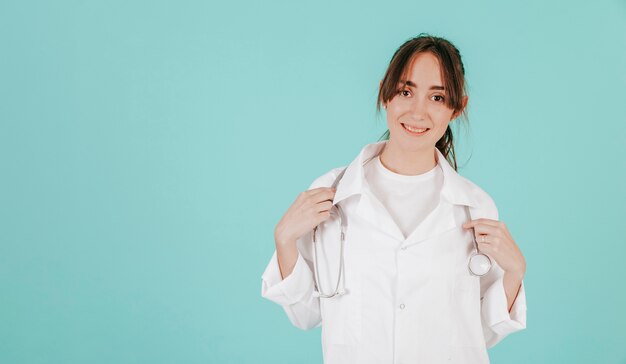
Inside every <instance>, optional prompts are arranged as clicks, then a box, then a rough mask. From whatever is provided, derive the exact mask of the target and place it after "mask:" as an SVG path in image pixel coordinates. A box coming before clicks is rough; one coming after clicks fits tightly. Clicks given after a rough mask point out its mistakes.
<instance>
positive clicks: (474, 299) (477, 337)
mask: <svg viewBox="0 0 626 364" xmlns="http://www.w3.org/2000/svg"><path fill="white" fill-rule="evenodd" d="M386 142H387V141H381V142H377V143H372V144H368V145H366V146H365V147H364V148H363V149H362V150H361V152H360V154H359V155H358V157H357V158H356V159H355V160H354V161H353V162H352V163H350V165H349V166H348V168H347V170H346V172H345V175H344V176H343V178H342V179H341V182H340V183H339V185H338V186H337V192H336V194H335V198H334V201H333V202H334V203H335V204H337V203H338V204H339V205H340V206H341V208H342V209H343V211H344V214H345V216H346V219H347V220H348V221H347V230H346V240H345V245H344V264H345V266H344V268H345V277H344V279H345V280H344V282H345V287H346V290H347V294H345V295H343V296H338V297H334V298H320V297H319V293H318V288H317V287H316V284H315V280H314V276H313V275H314V273H315V271H314V264H313V245H312V232H309V233H307V234H305V235H304V236H302V237H301V238H300V239H298V240H297V243H296V244H297V248H298V251H299V255H298V260H297V262H296V265H295V267H294V270H293V272H292V273H291V274H290V275H289V276H287V278H285V279H284V280H281V276H280V269H279V266H278V262H277V260H276V252H275V251H274V254H273V256H272V258H271V260H270V262H269V264H268V265H267V267H266V269H265V271H264V272H263V274H262V291H261V295H262V296H263V297H265V298H267V299H269V300H271V301H273V302H275V303H277V304H279V305H281V306H282V307H283V309H284V311H285V313H286V314H287V317H288V318H289V320H290V321H291V323H292V324H293V325H295V326H296V327H298V328H300V329H303V330H309V329H311V328H314V327H318V326H320V325H321V326H322V330H321V331H322V349H323V357H324V363H326V364H348V363H358V364H368V363H372V364H373V363H377V364H378V363H395V364H409V363H411V364H415V363H427V364H435V363H472V364H481V363H489V357H488V355H487V348H490V347H492V346H494V345H495V344H496V343H498V342H499V341H500V340H502V339H503V338H504V337H505V336H507V335H509V334H511V333H513V332H515V331H519V330H522V329H524V328H525V327H526V296H525V291H524V284H523V282H522V286H521V289H520V291H519V293H518V296H517V298H516V300H515V302H514V305H513V307H512V310H511V312H510V313H509V312H508V310H507V299H506V295H505V292H504V286H503V281H502V276H503V271H502V269H501V268H500V267H499V266H498V265H497V264H496V263H495V261H494V260H493V259H492V261H493V263H494V266H493V267H492V270H491V271H490V272H489V273H488V274H487V275H485V276H483V277H481V278H479V277H475V276H472V275H470V273H469V271H468V267H467V263H468V259H469V256H470V254H471V253H472V252H473V247H474V245H473V241H472V230H471V229H470V230H465V229H463V228H462V226H461V225H462V224H463V223H464V222H465V221H468V220H470V219H478V218H489V219H494V220H497V219H498V210H497V208H496V206H495V204H494V202H493V200H492V198H491V197H490V196H489V195H488V194H487V193H486V192H485V191H483V190H482V189H481V188H480V187H478V186H477V185H476V184H474V183H473V182H471V181H469V180H468V179H466V178H464V177H462V176H461V175H459V174H458V173H457V172H456V171H455V170H454V169H453V168H452V167H451V166H450V164H449V163H448V162H447V161H446V159H445V157H444V156H443V155H442V154H441V152H439V150H437V151H436V153H437V163H438V164H439V165H440V166H441V168H442V169H443V175H444V181H443V186H442V189H441V199H440V203H439V205H438V206H437V207H436V208H435V209H434V210H433V211H432V212H431V213H430V215H428V216H427V217H426V218H425V219H424V220H423V221H422V222H421V224H420V225H419V226H418V227H417V228H416V230H415V231H414V232H413V233H411V234H410V235H409V236H408V237H407V238H406V239H404V237H403V234H402V233H401V231H400V229H399V228H398V226H397V225H396V224H395V222H394V221H393V220H392V218H391V216H390V215H389V213H388V212H387V210H386V209H385V208H384V207H383V205H382V204H381V203H380V202H379V201H378V200H377V199H376V197H375V196H374V195H373V194H372V193H371V192H370V191H369V189H368V186H367V181H365V179H364V171H363V165H362V164H363V162H364V161H365V160H367V159H368V158H369V157H371V156H373V155H375V154H378V153H379V152H380V151H381V150H382V148H383V147H384V144H385V143H386ZM341 170H342V168H335V169H332V170H331V171H329V172H328V173H326V174H324V175H322V176H321V177H319V178H317V179H316V180H315V181H314V182H313V183H312V184H311V186H310V187H309V189H311V188H316V187H322V186H324V187H329V186H331V185H332V183H333V182H334V180H335V178H336V177H337V175H338V174H339V172H340V171H341ZM466 206H468V207H469V213H470V214H471V216H470V215H468V209H467V208H466ZM320 237H321V243H319V244H320V245H318V248H317V249H318V265H319V269H320V272H319V274H320V284H321V286H322V290H323V292H324V293H331V292H333V291H334V289H335V287H336V284H337V274H338V270H339V252H340V245H339V225H338V218H337V216H336V215H335V214H333V215H331V217H330V218H329V219H328V220H327V221H326V222H325V223H323V224H322V225H321V227H320V228H318V238H320Z"/></svg>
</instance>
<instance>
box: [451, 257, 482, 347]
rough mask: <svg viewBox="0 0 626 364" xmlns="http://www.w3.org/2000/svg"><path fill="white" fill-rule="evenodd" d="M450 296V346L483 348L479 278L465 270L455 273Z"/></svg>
mask: <svg viewBox="0 0 626 364" xmlns="http://www.w3.org/2000/svg"><path fill="white" fill-rule="evenodd" d="M465 264H466V265H467V262H465ZM452 294H453V297H452V302H453V313H452V316H453V329H452V335H451V337H450V339H451V340H450V344H451V345H452V346H454V347H468V348H469V347H471V348H484V347H485V340H484V335H483V331H482V323H481V304H480V278H479V277H476V276H473V275H471V274H470V273H469V270H467V269H466V270H463V271H457V273H456V277H455V285H454V289H453V293H452Z"/></svg>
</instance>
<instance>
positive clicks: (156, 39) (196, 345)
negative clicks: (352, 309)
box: [0, 0, 626, 363]
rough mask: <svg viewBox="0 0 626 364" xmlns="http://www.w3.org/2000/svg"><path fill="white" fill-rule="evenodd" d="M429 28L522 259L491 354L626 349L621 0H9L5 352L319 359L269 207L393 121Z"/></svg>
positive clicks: (2, 293)
mask: <svg viewBox="0 0 626 364" xmlns="http://www.w3.org/2000/svg"><path fill="white" fill-rule="evenodd" d="M420 32H428V33H431V34H433V35H439V36H443V37H446V38H448V39H449V40H451V41H452V42H453V43H455V44H456V45H457V46H458V48H459V49H460V50H461V53H462V55H463V59H464V62H465V67H466V70H467V79H468V85H469V96H470V101H469V109H468V110H469V117H470V127H469V128H462V129H460V130H459V133H458V134H457V140H458V143H459V144H458V146H457V149H458V153H459V156H458V160H459V163H460V165H461V166H462V167H463V168H462V169H461V170H460V173H461V174H463V175H465V176H467V177H468V178H470V179H471V180H473V181H474V182H476V183H477V184H478V185H480V186H481V187H483V189H485V190H486V191H487V192H488V193H489V194H490V195H491V196H492V197H493V198H494V200H495V201H496V204H497V206H498V208H499V211H500V219H501V220H502V221H504V222H505V223H506V224H507V226H508V227H509V230H510V231H511V233H512V235H513V237H514V238H515V240H516V242H517V244H518V245H519V246H520V248H521V249H522V252H523V253H524V255H525V257H526V260H527V264H528V266H527V275H526V280H525V282H526V289H527V298H528V328H527V329H526V330H525V331H522V332H519V333H516V334H514V335H512V336H509V337H508V338H506V339H505V340H504V341H502V342H501V343H500V344H498V345H497V346H496V347H495V348H493V349H492V350H490V355H491V360H492V362H493V363H626V346H625V345H624V343H626V330H625V329H624V328H625V327H626V310H625V309H624V307H626V289H625V288H626V285H625V284H624V278H625V277H626V264H624V260H625V257H626V239H625V238H624V235H625V233H626V229H625V228H624V226H625V224H624V221H623V220H624V216H626V211H625V208H624V206H625V203H626V198H625V193H624V186H625V185H626V178H625V177H626V168H625V167H626V165H625V163H624V159H623V158H624V156H625V155H626V153H625V152H626V150H625V147H624V142H625V141H626V140H625V138H624V135H625V132H626V126H625V125H626V123H625V121H626V120H625V118H624V110H623V107H624V100H625V86H626V72H625V69H624V65H625V64H626V44H625V38H624V34H626V3H625V2H624V1H623V0H620V1H617V0H611V1H609V0H604V1H574V2H572V1H551V2H546V1H539V0H532V1H523V2H506V4H505V3H504V2H502V1H483V2H476V1H471V2H470V1H447V2H445V3H442V2H437V1H430V2H426V1H414V0H412V1H402V2H383V1H376V2H374V1H346V2H334V1H315V2H312V1H311V2H302V1H299V2H294V1H286V0H285V1H270V2H262V1H246V2H241V1H234V2H230V3H226V2H220V3H215V2H206V1H170V2H166V1H157V2H153V1H131V2H128V1H100V2H96V1H54V2H52V1H48V2H44V1H12V2H9V1H2V2H1V3H0V46H1V47H0V173H1V178H0V362H1V363H295V362H298V363H320V362H321V358H322V353H321V343H320V329H319V328H317V329H314V330H312V331H301V330H299V329H297V328H295V327H293V326H291V324H290V322H289V321H288V319H287V316H286V315H285V314H284V312H283V310H282V308H281V307H280V306H278V305H276V304H274V303H272V302H270V301H268V300H265V299H263V298H262V297H261V274H262V272H263V270H264V269H265V266H266V265H267V263H268V262H269V259H270V257H271V255H272V252H273V250H274V241H273V231H274V227H275V225H276V223H277V222H278V220H279V219H280V217H281V216H282V214H283V213H284V212H285V210H286V209H287V208H288V207H289V205H290V204H291V203H292V202H293V200H294V199H295V198H296V196H297V194H298V193H299V192H301V191H303V190H305V189H306V188H307V187H308V186H309V184H310V183H311V181H313V179H315V178H316V177H318V176H319V175H321V174H323V173H325V172H327V171H328V170H330V169H331V168H334V167H338V166H343V165H346V164H348V163H349V162H350V161H351V160H352V159H353V158H354V157H356V155H357V154H358V153H359V151H360V149H361V148H362V147H363V146H364V145H365V144H367V143H371V142H375V141H377V140H378V138H379V137H380V136H381V135H382V133H383V132H384V131H385V130H386V121H385V117H384V114H382V115H381V116H380V117H377V116H376V114H375V112H374V110H375V100H376V93H377V87H378V82H379V80H380V79H381V78H382V76H383V74H384V71H385V69H386V66H387V64H388V62H389V60H390V57H391V55H392V54H393V52H394V51H395V50H396V48H397V47H398V46H400V44H402V43H403V42H404V41H405V40H407V39H408V38H410V37H412V36H415V35H417V34H419V33H420ZM470 155H471V158H470Z"/></svg>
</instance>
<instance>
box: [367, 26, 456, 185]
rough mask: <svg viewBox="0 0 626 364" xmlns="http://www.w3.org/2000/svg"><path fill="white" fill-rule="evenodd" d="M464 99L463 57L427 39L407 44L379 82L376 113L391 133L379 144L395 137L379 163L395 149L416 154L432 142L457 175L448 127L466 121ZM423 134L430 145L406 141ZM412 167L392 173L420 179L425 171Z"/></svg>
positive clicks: (447, 45)
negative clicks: (384, 112) (383, 113)
mask: <svg viewBox="0 0 626 364" xmlns="http://www.w3.org/2000/svg"><path fill="white" fill-rule="evenodd" d="M466 94H467V92H466V90H465V69H464V66H463V62H462V60H461V54H460V52H459V51H458V49H457V48H456V47H455V46H454V45H452V43H450V42H448V41H447V40H445V39H442V38H436V37H432V36H428V35H426V36H420V37H417V38H414V39H411V40H409V41H407V42H405V43H404V44H403V45H402V46H400V48H399V49H398V50H397V51H396V52H395V53H394V55H393V57H392V60H391V62H390V64H389V68H388V69H387V72H386V73H385V76H384V78H383V79H382V80H381V81H380V89H379V93H378V103H377V104H376V110H377V111H378V112H380V107H381V105H382V107H383V108H385V109H386V110H387V120H388V128H389V130H387V131H386V132H385V134H384V135H383V136H382V137H381V139H389V136H390V135H395V134H397V135H396V138H392V139H394V142H393V143H391V145H390V150H389V151H388V152H387V153H385V152H383V153H384V154H383V156H381V159H383V160H385V159H387V158H386V157H387V154H388V153H394V152H395V150H396V149H397V148H398V147H400V148H402V149H405V150H407V149H408V150H419V149H424V148H428V146H429V145H431V144H435V143H436V147H437V149H439V150H440V151H441V152H442V153H443V155H444V156H445V157H446V159H448V161H449V162H450V163H451V164H452V166H453V167H454V169H455V170H456V169H457V164H456V157H455V154H454V144H453V135H452V130H451V128H450V125H449V124H450V122H451V121H452V120H454V119H455V118H457V117H458V116H460V115H462V116H463V117H464V119H465V120H466V121H467V113H466V108H465V106H466V105H467V101H468V97H467V96H466ZM396 96H398V97H396ZM423 129H427V130H426V131H423ZM420 131H421V132H420ZM426 134H428V136H427V137H426V138H427V139H428V140H420V139H418V140H414V138H410V136H426ZM407 135H408V136H407ZM407 138H408V139H407ZM422 139H423V138H422ZM389 159H391V158H389ZM410 164H411V165H410V166H403V167H401V166H396V167H395V168H396V169H395V170H396V171H400V169H401V168H402V169H406V168H408V171H407V172H409V173H407V174H419V173H420V172H422V171H423V169H424V168H426V167H422V168H419V166H417V165H416V163H413V162H411V163H410ZM417 164H420V163H419V162H418V163H417ZM390 167H392V168H394V167H393V166H390Z"/></svg>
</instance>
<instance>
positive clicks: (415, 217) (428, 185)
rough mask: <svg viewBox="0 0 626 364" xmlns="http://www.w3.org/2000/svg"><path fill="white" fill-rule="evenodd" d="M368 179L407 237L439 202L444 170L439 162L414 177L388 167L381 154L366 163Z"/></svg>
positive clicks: (372, 188) (376, 194) (366, 177)
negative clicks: (384, 163)
mask: <svg viewBox="0 0 626 364" xmlns="http://www.w3.org/2000/svg"><path fill="white" fill-rule="evenodd" d="M364 172H365V179H366V180H367V184H368V185H369V186H370V189H371V191H372V193H373V194H374V196H375V197H376V198H377V199H378V200H379V201H380V202H381V203H382V204H383V206H385V208H386V209H387V212H388V213H389V214H390V215H391V217H392V219H393V221H395V223H396V225H398V227H399V228H400V231H402V233H403V234H404V237H405V238H407V237H408V236H409V235H411V233H412V232H413V231H414V230H415V228H416V227H417V226H418V225H419V224H420V223H421V222H422V220H424V218H425V217H426V216H428V214H429V213H430V212H431V211H433V210H434V209H435V207H437V204H439V197H440V193H441V188H442V185H443V171H442V170H441V167H440V166H439V164H437V165H436V166H435V167H434V168H433V169H431V170H430V171H428V172H425V173H422V174H418V175H415V176H406V175H402V174H398V173H395V172H392V171H390V170H389V169H387V168H386V167H385V166H384V165H383V164H382V163H381V162H380V157H379V156H377V157H376V158H374V159H373V160H372V161H371V163H367V164H366V165H365V170H364Z"/></svg>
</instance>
